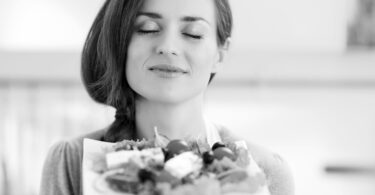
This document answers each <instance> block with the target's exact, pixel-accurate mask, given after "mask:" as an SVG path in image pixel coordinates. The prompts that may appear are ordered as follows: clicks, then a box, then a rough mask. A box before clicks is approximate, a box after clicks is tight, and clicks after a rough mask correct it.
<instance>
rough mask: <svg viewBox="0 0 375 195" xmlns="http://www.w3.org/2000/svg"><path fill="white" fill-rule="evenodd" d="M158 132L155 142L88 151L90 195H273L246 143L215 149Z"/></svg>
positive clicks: (106, 145)
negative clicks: (168, 136) (174, 138)
mask: <svg viewBox="0 0 375 195" xmlns="http://www.w3.org/2000/svg"><path fill="white" fill-rule="evenodd" d="M154 131H155V133H154V138H153V139H150V140H145V139H143V140H137V141H132V140H123V141H121V142H118V143H106V142H101V143H100V145H101V146H100V147H98V148H99V150H96V153H93V152H91V155H90V152H86V151H84V162H83V167H84V168H83V180H84V194H90V195H91V194H123V195H124V194H140V195H181V194H203V195H206V194H207V195H209V194H228V195H229V194H252V195H261V194H262V195H269V192H268V188H267V184H266V178H265V175H264V173H263V172H262V171H261V169H260V168H259V167H258V166H257V165H256V163H255V161H254V160H253V159H252V157H251V155H249V152H248V149H247V145H246V143H245V142H244V141H235V142H227V143H221V142H217V143H215V144H214V145H213V146H212V147H210V145H208V144H207V143H206V142H205V141H202V140H190V141H185V140H177V139H176V140H170V139H168V138H167V137H166V136H163V135H161V134H159V133H158V131H157V129H156V128H155V130H154ZM88 141H91V142H92V141H94V140H85V149H86V148H88V147H86V142H88ZM94 142H99V141H94ZM85 149H84V150H85ZM91 149H92V147H91ZM92 154H95V155H92ZM85 180H90V181H89V182H88V181H85ZM94 192H95V193H94Z"/></svg>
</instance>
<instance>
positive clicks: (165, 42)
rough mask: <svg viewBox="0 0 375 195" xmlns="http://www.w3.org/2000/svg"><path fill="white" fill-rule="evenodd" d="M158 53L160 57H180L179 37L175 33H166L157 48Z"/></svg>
mask: <svg viewBox="0 0 375 195" xmlns="http://www.w3.org/2000/svg"><path fill="white" fill-rule="evenodd" d="M156 53H157V54H160V55H174V56H177V55H179V51H178V39H177V35H176V34H175V33H173V32H169V33H168V32H166V33H164V34H163V35H162V36H161V37H160V40H159V42H158V43H157V46H156Z"/></svg>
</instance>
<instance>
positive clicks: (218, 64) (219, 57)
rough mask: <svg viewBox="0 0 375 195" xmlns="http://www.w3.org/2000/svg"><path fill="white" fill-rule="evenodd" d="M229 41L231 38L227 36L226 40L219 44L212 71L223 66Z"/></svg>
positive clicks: (216, 70)
mask: <svg viewBox="0 0 375 195" xmlns="http://www.w3.org/2000/svg"><path fill="white" fill-rule="evenodd" d="M230 42H231V39H230V37H228V38H227V40H225V43H224V45H222V46H219V49H218V53H217V58H216V60H215V64H214V66H213V68H212V73H216V72H218V71H219V70H220V69H221V68H222V67H223V62H224V58H225V56H226V55H227V53H228V50H229V45H230Z"/></svg>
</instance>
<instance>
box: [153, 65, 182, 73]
mask: <svg viewBox="0 0 375 195" xmlns="http://www.w3.org/2000/svg"><path fill="white" fill-rule="evenodd" d="M148 70H150V71H159V72H165V73H180V74H187V73H188V71H186V70H184V69H182V68H180V67H177V66H173V65H169V64H158V65H154V66H151V67H150V68H148Z"/></svg>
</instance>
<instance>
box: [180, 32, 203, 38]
mask: <svg viewBox="0 0 375 195" xmlns="http://www.w3.org/2000/svg"><path fill="white" fill-rule="evenodd" d="M182 34H183V35H185V36H187V37H190V38H193V39H202V38H203V36H201V35H194V34H189V33H182Z"/></svg>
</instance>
